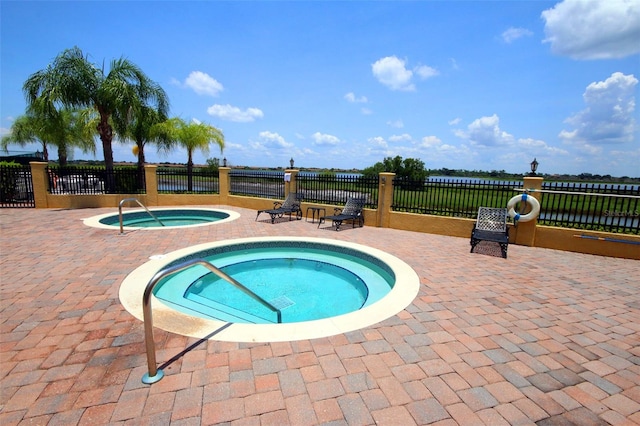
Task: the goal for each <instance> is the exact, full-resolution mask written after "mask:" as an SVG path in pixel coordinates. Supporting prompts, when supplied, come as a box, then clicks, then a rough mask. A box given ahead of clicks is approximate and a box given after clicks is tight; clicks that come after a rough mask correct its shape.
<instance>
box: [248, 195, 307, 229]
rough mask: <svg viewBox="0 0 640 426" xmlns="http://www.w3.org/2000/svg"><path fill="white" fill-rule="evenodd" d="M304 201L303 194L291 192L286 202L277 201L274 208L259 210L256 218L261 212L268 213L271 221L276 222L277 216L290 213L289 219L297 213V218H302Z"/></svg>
mask: <svg viewBox="0 0 640 426" xmlns="http://www.w3.org/2000/svg"><path fill="white" fill-rule="evenodd" d="M301 202H302V194H299V193H297V192H290V193H289V195H287V198H286V199H285V200H284V202H282V203H281V202H280V201H276V202H275V203H273V208H272V209H266V210H258V214H257V215H256V220H258V216H260V213H267V214H268V215H269V216H271V223H274V222H275V220H276V218H281V217H282V216H284V215H285V214H288V215H289V220H291V216H292V215H293V214H294V213H295V215H296V219H297V220H300V219H302V208H300V203H301Z"/></svg>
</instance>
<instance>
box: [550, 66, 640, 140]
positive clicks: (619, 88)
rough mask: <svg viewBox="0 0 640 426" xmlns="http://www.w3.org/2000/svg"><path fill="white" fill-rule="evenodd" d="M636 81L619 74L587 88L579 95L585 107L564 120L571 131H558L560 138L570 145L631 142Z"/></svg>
mask: <svg viewBox="0 0 640 426" xmlns="http://www.w3.org/2000/svg"><path fill="white" fill-rule="evenodd" d="M637 84H638V79H636V78H635V77H634V76H633V75H624V74H622V73H620V72H616V73H613V74H611V77H609V78H607V79H606V80H605V81H599V82H594V83H591V84H589V86H587V89H586V90H585V92H584V94H583V96H582V97H583V99H584V102H585V104H586V106H587V108H586V109H584V110H582V111H581V112H579V113H577V114H575V115H573V116H571V117H569V118H567V119H566V120H565V122H566V123H568V124H570V125H572V126H574V127H575V129H574V130H562V132H560V138H561V139H563V140H564V141H566V142H571V143H582V144H586V143H590V144H603V143H623V142H632V141H633V140H634V133H635V132H636V121H635V118H634V117H635V96H634V90H635V86H636V85H637Z"/></svg>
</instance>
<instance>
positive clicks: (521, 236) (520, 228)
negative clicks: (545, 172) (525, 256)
mask: <svg viewBox="0 0 640 426" xmlns="http://www.w3.org/2000/svg"><path fill="white" fill-rule="evenodd" d="M543 181H544V179H543V178H541V177H532V176H525V177H524V181H523V187H524V189H525V190H533V191H532V192H530V193H528V194H527V195H528V196H530V197H534V198H535V199H537V200H538V202H540V203H541V202H542V193H541V192H536V190H540V189H542V182H543ZM527 212H528V209H527V210H526V211H521V212H520V213H521V214H526V213H527ZM537 224H538V218H537V217H536V218H535V219H533V220H530V221H528V222H518V223H517V224H516V226H514V227H513V228H512V233H514V234H515V235H514V237H513V242H515V244H518V245H522V246H529V247H533V246H535V243H536V230H537Z"/></svg>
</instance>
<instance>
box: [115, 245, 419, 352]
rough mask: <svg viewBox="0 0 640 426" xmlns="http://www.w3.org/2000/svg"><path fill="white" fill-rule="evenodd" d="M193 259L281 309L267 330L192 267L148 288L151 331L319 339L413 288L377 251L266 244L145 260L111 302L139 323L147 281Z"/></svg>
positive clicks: (391, 310) (398, 301)
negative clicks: (116, 302)
mask: <svg viewBox="0 0 640 426" xmlns="http://www.w3.org/2000/svg"><path fill="white" fill-rule="evenodd" d="M195 259H198V260H205V261H207V262H210V263H211V264H212V265H214V266H216V267H217V268H219V269H220V270H222V271H223V272H225V273H227V274H228V275H229V276H231V277H232V278H233V279H235V280H237V281H239V282H241V283H242V284H244V285H246V287H247V288H249V289H250V290H251V291H253V292H254V293H255V294H257V295H259V296H260V297H262V298H263V299H265V300H267V301H268V302H269V303H270V304H271V305H273V306H275V307H277V308H278V309H280V313H281V323H275V322H276V321H277V316H275V317H274V313H273V311H269V310H266V309H264V307H261V306H260V305H259V304H256V303H255V300H251V299H250V298H247V297H246V294H244V293H243V292H242V291H237V290H236V289H234V288H233V287H231V286H230V285H229V284H228V283H226V282H224V281H222V280H219V279H218V278H217V277H215V276H213V275H211V274H210V273H209V271H208V270H207V268H204V267H203V266H194V267H189V268H188V269H184V270H182V271H181V272H177V273H175V274H174V275H170V276H168V277H165V279H163V280H161V281H160V282H159V283H158V285H157V286H156V287H155V289H156V290H155V291H154V292H153V295H152V304H151V305H152V311H153V322H154V325H155V326H156V327H159V328H162V329H164V330H166V331H170V332H173V333H179V334H183V335H187V336H192V337H198V338H208V337H210V338H214V339H216V340H224V341H235V342H258V341H259V342H273V341H292V340H300V339H309V338H317V337H326V336H331V335H334V334H338V333H344V332H347V331H352V330H357V329H360V328H363V327H366V326H369V325H372V324H375V323H377V322H380V321H383V320H385V319H387V318H389V317H390V316H392V315H395V314H396V313H398V312H400V311H401V310H402V309H404V308H405V307H406V306H407V305H409V304H410V303H411V302H412V301H413V299H414V298H415V297H416V295H417V293H418V289H419V286H420V280H419V278H418V276H417V274H416V273H415V271H414V270H413V269H412V268H411V267H410V266H409V265H407V264H406V263H404V262H403V261H401V260H400V259H398V258H396V257H395V256H392V255H390V254H389V253H386V252H383V251H381V250H377V249H374V248H371V247H367V246H363V245H359V244H353V243H348V242H344V241H335V240H329V239H322V238H300V237H265V238H245V239H237V240H227V241H219V242H215V243H207V244H201V245H198V246H192V247H188V248H185V249H182V250H177V251H175V252H172V253H168V254H164V255H154V256H152V257H151V260H150V261H149V262H147V263H145V264H143V265H142V266H140V267H138V268H137V269H136V270H134V271H133V272H132V273H131V274H129V275H128V276H127V277H126V278H125V280H124V281H123V283H122V285H121V286H120V301H121V302H122V304H123V305H124V307H125V308H126V309H127V310H128V311H129V312H130V313H132V314H133V315H134V316H136V317H137V318H139V319H143V312H142V297H143V293H144V291H145V288H146V285H147V283H149V282H150V280H151V279H152V278H153V277H154V276H155V275H156V274H157V273H158V272H159V271H161V270H162V269H165V268H171V267H174V266H177V265H180V264H183V263H184V262H187V261H189V260H195ZM216 330H218V331H216ZM212 333H213V334H212Z"/></svg>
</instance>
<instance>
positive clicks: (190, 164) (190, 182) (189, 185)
mask: <svg viewBox="0 0 640 426" xmlns="http://www.w3.org/2000/svg"><path fill="white" fill-rule="evenodd" d="M187 191H189V192H192V191H193V157H192V154H191V151H189V161H187Z"/></svg>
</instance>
